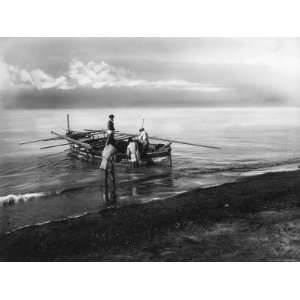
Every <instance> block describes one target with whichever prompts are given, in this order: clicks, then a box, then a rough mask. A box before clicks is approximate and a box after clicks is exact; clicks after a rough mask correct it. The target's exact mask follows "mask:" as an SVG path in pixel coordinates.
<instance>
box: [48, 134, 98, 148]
mask: <svg viewBox="0 0 300 300" xmlns="http://www.w3.org/2000/svg"><path fill="white" fill-rule="evenodd" d="M51 133H52V134H55V135H56V136H58V137H60V138H62V139H65V140H67V141H69V142H71V143H74V144H77V145H80V146H82V147H83V148H86V149H88V150H91V149H92V146H91V145H89V144H87V143H83V142H80V141H78V140H75V139H72V138H70V137H68V136H65V135H62V134H59V133H57V132H55V131H51Z"/></svg>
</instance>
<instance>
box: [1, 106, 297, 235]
mask: <svg viewBox="0 0 300 300" xmlns="http://www.w3.org/2000/svg"><path fill="white" fill-rule="evenodd" d="M110 113H114V114H115V116H116V120H115V125H116V128H117V130H120V131H124V132H132V133H135V132H137V130H138V129H139V127H140V126H141V124H142V119H143V118H144V120H145V121H144V122H145V123H144V127H145V128H146V130H147V131H148V133H149V135H150V136H151V135H153V136H159V137H164V138H169V139H176V140H182V141H186V142H191V143H200V144H207V145H212V146H217V147H220V148H221V149H220V150H215V149H208V148H199V147H193V146H187V145H180V144H172V158H173V166H172V167H170V166H169V165H168V162H167V161H165V160H161V161H158V162H156V164H155V165H154V166H151V167H141V168H138V169H132V168H131V167H129V166H118V167H117V190H116V194H115V197H116V199H115V205H119V206H122V205H128V204H131V203H143V202H148V201H159V200H160V199H162V198H164V197H168V196H172V195H176V194H177V193H181V192H183V191H188V190H190V189H192V188H194V187H203V188H206V187H210V186H216V185H220V184H223V183H226V182H233V181H235V180H238V179H239V178H243V177H245V176H252V175H257V174H262V173H265V172H277V171H282V170H295V169H297V168H298V164H299V163H300V139H299V136H300V109H299V108H218V109H212V108H180V109H179V108H176V109H175V108H163V109H162V108H157V109H155V108H136V109H113V110H112V109H86V110H84V109H80V110H76V109H73V110H68V111H67V110H50V109H47V110H0V140H1V146H0V171H1V172H0V233H4V232H10V231H13V230H16V229H17V228H21V227H24V226H29V225H32V224H41V223H45V222H52V221H55V220H60V219H64V218H70V217H77V216H80V215H83V214H86V213H89V212H94V211H99V210H101V209H103V208H105V207H106V206H107V205H108V204H107V199H106V198H105V196H104V193H103V176H102V175H103V174H102V172H101V170H99V165H97V164H94V163H91V162H85V161H80V160H77V159H74V158H71V157H69V156H68V154H67V151H66V149H67V146H61V147H56V148H49V149H44V150H41V149H40V148H41V147H43V146H48V145H54V144H62V143H63V142H61V141H52V142H43V143H35V144H28V145H23V146H20V145H19V143H20V142H23V141H30V140H35V139H40V138H47V137H51V134H50V131H51V130H56V131H57V132H61V133H64V132H65V130H66V114H70V121H71V129H73V130H83V129H86V128H88V129H90V128H96V129H101V128H105V125H106V119H107V115H109V114H110Z"/></svg>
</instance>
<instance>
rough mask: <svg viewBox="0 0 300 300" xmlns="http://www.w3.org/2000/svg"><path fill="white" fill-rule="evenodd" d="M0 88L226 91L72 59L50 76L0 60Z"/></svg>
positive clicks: (40, 71) (219, 87)
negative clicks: (145, 75)
mask: <svg viewBox="0 0 300 300" xmlns="http://www.w3.org/2000/svg"><path fill="white" fill-rule="evenodd" d="M0 75H2V76H1V78H2V80H1V81H0V89H18V88H29V89H37V90H44V89H58V90H71V89H72V90H73V89H77V88H91V89H102V88H112V87H115V88H121V87H122V88H123V87H129V88H144V89H147V88H151V89H174V90H176V89H179V90H192V91H202V92H220V91H224V90H228V88H225V87H222V86H216V85H214V84H207V83H199V82H190V81H186V80H183V79H170V80H157V81H155V80H147V79H144V78H140V77H139V76H137V75H136V74H135V73H134V72H132V71H130V70H128V69H125V68H123V67H119V66H118V67H116V66H112V65H109V64H107V63H106V62H103V61H102V62H100V63H97V62H94V61H90V62H88V63H83V62H82V61H80V60H72V61H71V63H70V64H69V68H68V70H67V71H66V72H64V73H63V74H61V75H60V76H58V77H54V76H52V75H50V74H48V73H46V72H45V71H43V70H41V69H34V70H30V71H28V70H26V69H23V68H20V67H18V66H13V65H8V64H6V63H5V62H4V61H3V60H0Z"/></svg>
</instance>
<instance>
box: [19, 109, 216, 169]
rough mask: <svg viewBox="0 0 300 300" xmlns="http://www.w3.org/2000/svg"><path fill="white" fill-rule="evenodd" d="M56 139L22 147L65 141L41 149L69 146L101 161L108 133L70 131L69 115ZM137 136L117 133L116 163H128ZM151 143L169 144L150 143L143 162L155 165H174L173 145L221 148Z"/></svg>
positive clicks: (73, 152)
mask: <svg viewBox="0 0 300 300" xmlns="http://www.w3.org/2000/svg"><path fill="white" fill-rule="evenodd" d="M51 133H52V134H53V135H55V137H52V138H46V139H39V140H35V141H30V142H23V143H21V145H24V144H29V143H36V142H42V141H43V142H49V141H50V142H52V141H57V140H64V141H66V143H63V144H58V145H50V146H45V147H42V148H41V149H48V148H52V147H60V146H69V148H68V149H67V150H68V152H69V154H70V155H72V156H74V157H77V158H80V159H85V160H101V159H102V152H103V150H104V147H105V145H106V143H107V133H106V130H103V129H85V130H84V131H74V130H71V129H70V122H69V115H67V130H66V133H65V134H60V133H57V132H55V131H51ZM136 137H137V135H135V134H131V133H123V132H115V135H114V138H115V147H116V149H117V153H116V155H115V161H116V162H117V163H122V162H128V157H127V155H126V150H127V146H128V139H129V138H136ZM149 138H150V141H153V140H154V141H155V140H156V141H165V142H168V143H153V142H150V145H149V148H148V151H147V153H146V155H144V157H143V159H142V162H144V163H147V164H149V163H153V160H155V159H157V158H163V159H164V158H166V159H168V161H169V164H170V165H172V154H171V152H172V149H171V144H172V143H178V144H185V145H190V146H196V147H205V148H211V149H220V148H219V147H213V146H207V145H203V144H193V143H188V142H183V141H177V140H169V139H164V138H159V137H153V136H151V137H149Z"/></svg>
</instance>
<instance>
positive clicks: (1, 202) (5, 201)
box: [0, 192, 49, 207]
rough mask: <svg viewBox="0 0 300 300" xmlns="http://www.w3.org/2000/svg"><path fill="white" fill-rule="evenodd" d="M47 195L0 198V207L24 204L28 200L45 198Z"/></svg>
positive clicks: (40, 193)
mask: <svg viewBox="0 0 300 300" xmlns="http://www.w3.org/2000/svg"><path fill="white" fill-rule="evenodd" d="M48 195H49V193H47V192H38V193H25V194H19V195H14V194H10V195H6V196H2V197H0V207H2V206H8V205H13V204H16V203H19V202H26V201H28V200H30V199H34V198H40V197H45V196H48Z"/></svg>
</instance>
